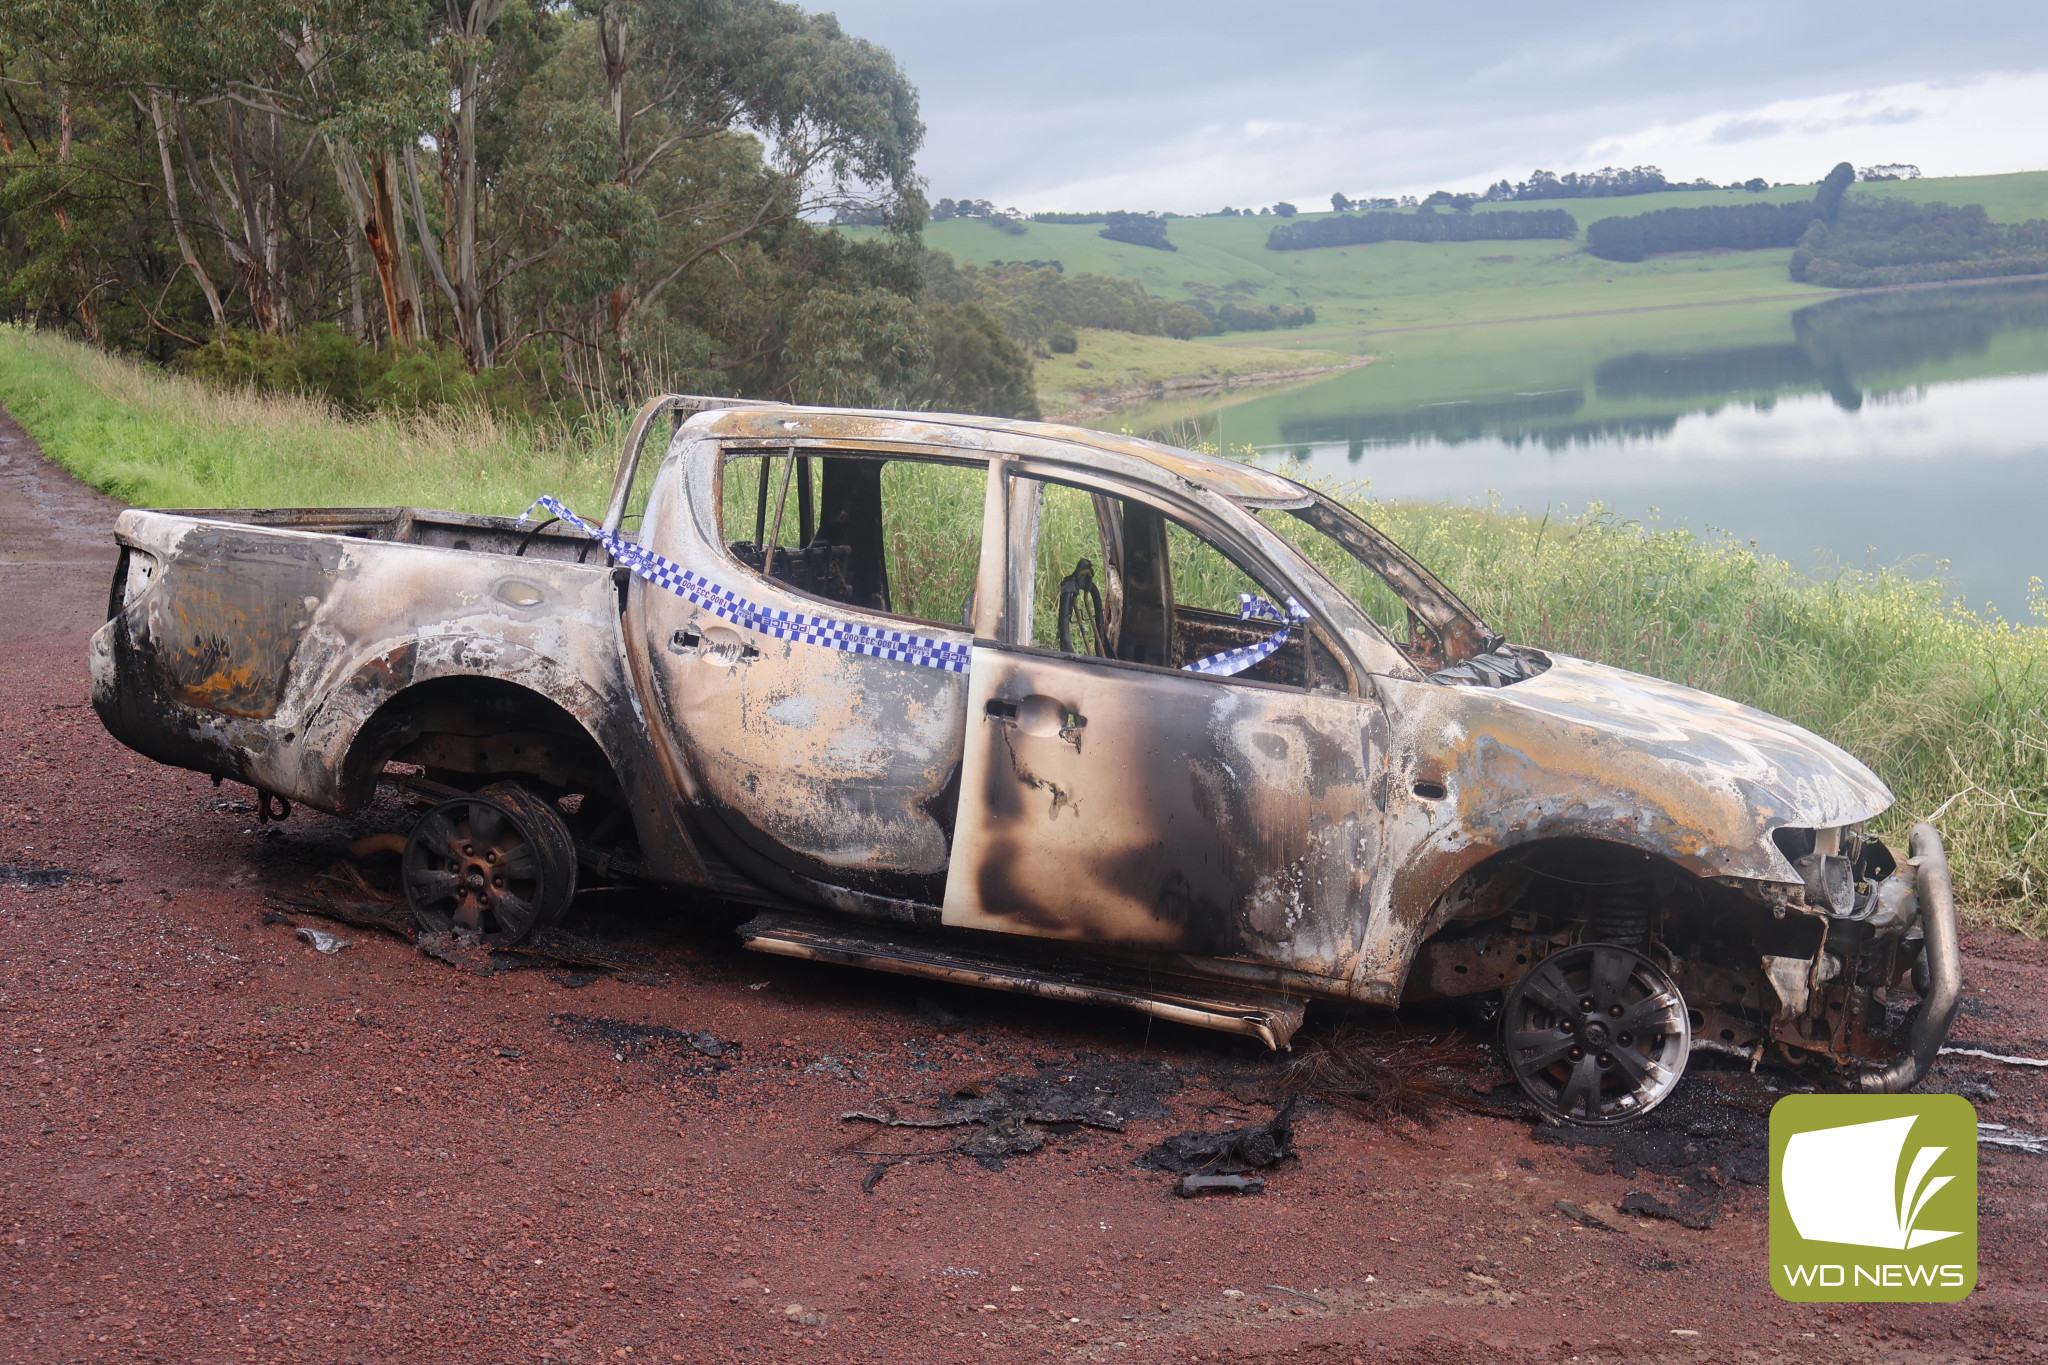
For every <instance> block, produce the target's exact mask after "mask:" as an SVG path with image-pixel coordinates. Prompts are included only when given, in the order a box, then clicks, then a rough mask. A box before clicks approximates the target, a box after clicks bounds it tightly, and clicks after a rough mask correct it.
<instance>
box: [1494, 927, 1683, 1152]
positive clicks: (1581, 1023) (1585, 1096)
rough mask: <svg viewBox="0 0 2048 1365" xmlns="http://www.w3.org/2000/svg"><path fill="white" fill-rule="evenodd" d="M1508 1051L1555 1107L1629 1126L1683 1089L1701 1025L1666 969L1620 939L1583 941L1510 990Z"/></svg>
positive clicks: (1505, 1014) (1575, 1117)
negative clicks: (1680, 1081) (1694, 1028)
mask: <svg viewBox="0 0 2048 1365" xmlns="http://www.w3.org/2000/svg"><path fill="white" fill-rule="evenodd" d="M1501 1050H1502V1051H1503V1052H1505V1053H1506V1054H1507V1061H1508V1066H1509V1067H1510V1068H1511V1069H1512V1070H1513V1071H1514V1073H1515V1079H1516V1080H1517V1081H1520V1082H1521V1084H1522V1089H1523V1090H1525V1091H1526V1092H1528V1095H1529V1098H1530V1099H1532V1100H1534V1101H1535V1102H1536V1104H1537V1107H1538V1108H1540V1109H1542V1110H1543V1111H1544V1112H1545V1113H1547V1114H1550V1115H1553V1116H1555V1117H1557V1118H1560V1119H1563V1120H1564V1121H1565V1122H1567V1123H1582V1124H1596V1125H1608V1124H1616V1123H1627V1122H1628V1121H1629V1120H1631V1119H1634V1118H1639V1117H1641V1116H1642V1115H1644V1114H1647V1113H1648V1112H1650V1110H1652V1109H1654V1108H1656V1107H1657V1106H1658V1105H1659V1104H1661V1103H1663V1101H1664V1100H1665V1098H1666V1097H1668V1096H1669V1095H1670V1094H1671V1092H1672V1091H1673V1090H1675V1089H1677V1088H1678V1078H1679V1077H1680V1076H1683V1075H1684V1074H1685V1063H1686V1058H1687V1056H1688V1054H1689V1053H1690V1052H1691V1050H1692V1027H1691V1024H1690V1023H1689V1022H1688V1020H1687V1017H1686V1012H1685V999H1684V997H1682V996H1681V995H1680V994H1679V993H1678V985H1677V983H1676V982H1674V981H1672V979H1671V978H1670V977H1669V976H1667V975H1665V974H1664V969H1663V968H1661V967H1659V966H1658V965H1657V964H1656V963H1654V962H1652V961H1650V959H1648V958H1647V957H1644V956H1643V955H1642V954H1641V953H1638V952H1634V951H1631V950H1630V949H1627V948H1622V947H1618V946H1616V945H1614V944H1612V943H1582V944H1579V945H1577V946H1576V947H1572V948H1566V949H1564V950H1562V951H1561V952H1556V953H1552V954H1551V955H1550V956H1549V957H1546V958H1544V959H1543V961H1541V962H1539V963H1537V964H1536V965H1535V966H1534V967H1532V968H1531V969H1530V970H1529V974H1528V975H1527V976H1525V977H1523V978H1522V979H1521V980H1520V981H1518V982H1517V983H1515V986H1514V988H1513V989H1512V990H1510V991H1509V992H1508V996H1507V1001H1506V1004H1505V1006H1504V1008H1503V1009H1502V1010H1501Z"/></svg>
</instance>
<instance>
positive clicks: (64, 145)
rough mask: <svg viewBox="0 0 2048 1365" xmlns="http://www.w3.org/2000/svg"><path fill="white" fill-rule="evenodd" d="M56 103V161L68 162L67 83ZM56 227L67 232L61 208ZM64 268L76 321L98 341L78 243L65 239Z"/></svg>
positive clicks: (99, 335)
mask: <svg viewBox="0 0 2048 1365" xmlns="http://www.w3.org/2000/svg"><path fill="white" fill-rule="evenodd" d="M57 93H58V105H57V164H58V165H60V166H68V165H70V164H71V90H70V88H69V87H68V86H59V87H58V91H57ZM53 212H54V213H55V214H56V218H57V228H58V230H59V231H61V232H63V233H64V234H65V236H66V237H69V236H70V234H71V218H70V216H69V215H68V214H66V213H65V212H64V210H63V209H61V208H59V209H55V210H53ZM64 269H65V272H66V273H67V274H69V275H70V276H71V287H72V288H73V289H75V290H76V291H77V292H78V325H79V326H81V327H83V328H85V334H86V336H88V337H90V338H91V339H92V344H93V345H95V346H98V345H100V344H101V343H102V342H103V341H104V340H105V339H106V338H105V336H104V334H103V333H102V331H101V328H100V315H99V311H98V310H97V309H96V308H95V307H94V306H93V301H92V294H93V287H92V284H91V282H90V281H89V280H88V279H87V278H86V273H85V263H84V262H82V261H80V260H79V259H78V244H77V243H76V242H69V243H67V244H66V246H65V248H64Z"/></svg>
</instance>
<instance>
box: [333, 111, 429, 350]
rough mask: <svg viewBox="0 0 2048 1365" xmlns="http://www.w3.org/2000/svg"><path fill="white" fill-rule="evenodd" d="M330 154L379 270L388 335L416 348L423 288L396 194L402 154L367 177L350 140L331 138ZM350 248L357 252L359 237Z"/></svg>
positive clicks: (385, 158) (386, 157) (384, 160)
mask: <svg viewBox="0 0 2048 1365" xmlns="http://www.w3.org/2000/svg"><path fill="white" fill-rule="evenodd" d="M327 155H328V159H329V160H330V161H331V162H332V163H333V165H334V179H335V182H336V183H337V184H339V185H340V186H341V197H342V198H343V199H344V200H346V201H347V203H348V211H349V217H350V218H351V219H353V220H354V223H355V226H356V229H357V230H358V231H360V232H361V233H362V237H363V243H364V245H366V246H368V247H369V248H370V266H371V268H372V269H373V270H375V271H376V272H377V288H378V291H379V292H380V293H381V294H382V295H383V296H384V323H385V334H386V335H387V336H389V337H390V338H391V345H392V347H393V349H397V348H400V347H405V346H410V345H412V344H413V343H414V342H416V341H418V340H419V339H420V291H419V283H418V280H417V278H416V277H415V276H414V275H413V271H412V255H411V253H410V252H409V251H408V250H407V249H406V242H405V220H404V218H403V217H402V216H401V215H400V213H399V212H398V204H397V196H396V194H395V189H396V186H397V182H398V158H397V157H396V156H395V155H394V154H393V153H390V152H385V153H384V154H383V155H382V156H380V157H379V158H378V159H377V161H376V162H375V163H373V170H372V172H371V173H370V174H369V175H365V174H364V173H363V164H362V160H361V158H359V157H358V156H357V155H356V151H355V148H354V147H353V146H352V145H350V143H349V142H348V140H347V139H346V138H342V137H335V136H330V137H329V138H328V139H327ZM349 250H350V251H351V252H353V251H354V250H355V241H354V239H353V238H351V239H350V242H349ZM350 260H351V262H353V260H354V257H353V256H351V257H350Z"/></svg>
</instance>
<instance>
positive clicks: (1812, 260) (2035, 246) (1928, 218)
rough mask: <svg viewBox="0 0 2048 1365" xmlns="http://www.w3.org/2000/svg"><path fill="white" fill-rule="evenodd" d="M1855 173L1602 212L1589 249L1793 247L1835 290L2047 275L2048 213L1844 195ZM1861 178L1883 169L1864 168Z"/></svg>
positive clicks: (1803, 273)
mask: <svg viewBox="0 0 2048 1365" xmlns="http://www.w3.org/2000/svg"><path fill="white" fill-rule="evenodd" d="M1880 169H1883V170H1891V169H1893V168H1891V167H1884V168H1880ZM1857 178H1858V172H1857V171H1856V170H1855V168H1853V167H1852V166H1850V165H1849V163H1847V162H1846V161H1845V162H1843V163H1842V164H1841V165H1839V166H1837V167H1835V168H1834V170H1832V171H1830V172H1829V173H1828V177H1827V179H1825V180H1823V181H1822V182H1821V184H1820V189H1819V190H1818V191H1817V192H1816V193H1815V194H1814V197H1813V198H1812V199H1811V200H1810V201H1808V202H1805V203H1798V204H1742V205H1738V206H1732V207H1725V208H1723V207H1715V208H1698V209H1660V210H1658V211H1657V212H1655V213H1645V214H1639V215H1637V216H1636V217H1633V218H1603V219H1601V220H1600V221H1599V222H1597V223H1595V224H1593V225H1592V226H1591V227H1589V228H1588V229H1586V249H1587V250H1588V251H1589V252H1591V253H1592V254H1593V255H1595V256H1598V257H1600V258H1601V259H1603V260H1609V261H1640V260H1642V259H1643V257H1645V256H1647V255H1650V254H1652V253H1654V252H1661V251H1708V250H1714V249H1722V250H1734V251H1755V250H1759V249H1761V248H1766V247H1788V246H1789V247H1795V248H1796V250H1794V251H1793V253H1792V264H1791V273H1792V278H1793V279H1795V280H1800V281H1803V282H1805V283H1807V284H1820V285H1827V286H1828V287H1830V288H1834V289H1868V288H1872V287H1875V286H1878V285H1888V284H1921V283H1930V282H1935V281H1941V280H1970V279H1988V278H1993V277H1996V276H2004V275H2038V274H2048V220H2044V219H2039V218H2036V219H2033V220H2031V221H2029V222H2025V223H2015V224H1999V223H1994V222H1992V221H1991V218H1990V216H1989V215H1988V214H1986V213H1985V211H1984V206H1983V205H1981V204H1966V205H1964V206H1962V207H1960V208H1957V207H1954V206H1952V205H1949V204H1940V203H1936V204H1914V203H1908V202H1903V201H1899V200H1889V199H1878V200H1864V201H1860V202H1845V201H1844V198H1843V196H1844V195H1845V194H1846V193H1847V191H1848V188H1849V186H1850V185H1851V184H1853V183H1854V182H1855V181H1856V179H1857ZM1862 178H1863V179H1866V180H1868V179H1876V178H1879V177H1877V176H1874V175H1872V174H1870V173H1869V171H1868V170H1866V171H1865V172H1864V173H1863V174H1862ZM1886 178H1891V177H1886Z"/></svg>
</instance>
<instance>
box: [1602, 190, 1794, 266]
mask: <svg viewBox="0 0 2048 1365" xmlns="http://www.w3.org/2000/svg"><path fill="white" fill-rule="evenodd" d="M1814 217H1815V209H1814V207H1813V203H1812V201H1811V200H1808V201H1806V202H1803V203H1798V204H1733V205H1728V206H1726V207H1715V208H1702V209H1659V210H1657V211H1656V212H1655V213H1645V214H1640V215H1638V216H1636V217H1634V218H1602V219H1601V220H1600V221H1599V222H1597V223H1595V224H1593V225H1592V226H1591V227H1589V228H1587V229H1586V250H1587V251H1589V252H1591V253H1592V254H1593V255H1595V256H1598V257H1599V258H1600V259H1601V260H1603V261H1640V260H1641V259H1643V257H1645V256H1647V255H1649V254H1650V253H1651V252H1653V251H1707V250H1711V249H1713V248H1716V247H1720V248H1724V249H1727V250H1732V251H1760V250H1762V249H1764V248H1765V247H1774V246H1792V245H1794V244H1795V243H1797V242H1798V241H1799V238H1800V235H1801V234H1803V233H1804V232H1805V231H1806V228H1807V225H1808V224H1809V223H1811V222H1813V220H1814Z"/></svg>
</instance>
